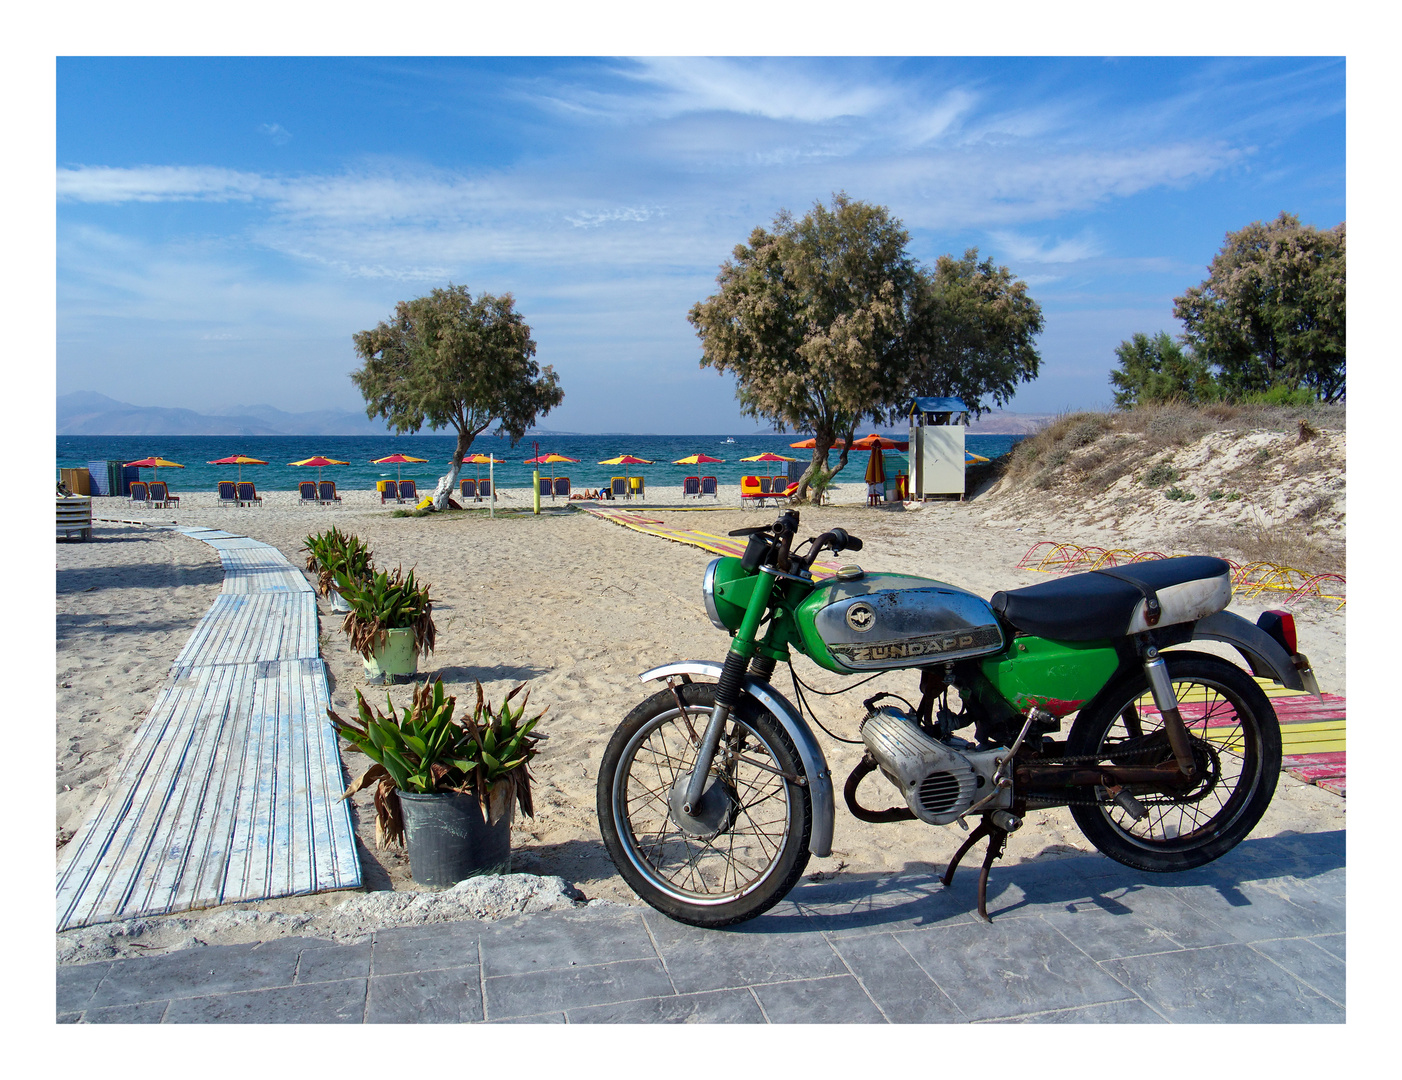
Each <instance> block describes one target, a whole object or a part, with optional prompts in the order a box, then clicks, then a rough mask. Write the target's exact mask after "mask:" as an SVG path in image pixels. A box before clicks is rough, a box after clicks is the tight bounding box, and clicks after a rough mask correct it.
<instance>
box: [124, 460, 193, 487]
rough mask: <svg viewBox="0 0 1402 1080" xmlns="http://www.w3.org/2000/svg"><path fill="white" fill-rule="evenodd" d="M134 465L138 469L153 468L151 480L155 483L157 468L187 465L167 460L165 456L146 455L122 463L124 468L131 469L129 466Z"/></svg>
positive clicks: (175, 467) (174, 467)
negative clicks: (139, 458)
mask: <svg viewBox="0 0 1402 1080" xmlns="http://www.w3.org/2000/svg"><path fill="white" fill-rule="evenodd" d="M133 465H135V466H136V467H137V468H138V469H150V470H152V471H151V482H152V483H153V484H154V483H155V482H156V472H155V470H157V469H183V468H184V467H185V466H184V465H181V464H180V463H179V462H176V461H167V460H166V459H165V458H163V457H144V458H142V459H141V460H140V461H128V462H126V463H124V464H123V465H122V468H124V469H129V468H131V467H132V466H133Z"/></svg>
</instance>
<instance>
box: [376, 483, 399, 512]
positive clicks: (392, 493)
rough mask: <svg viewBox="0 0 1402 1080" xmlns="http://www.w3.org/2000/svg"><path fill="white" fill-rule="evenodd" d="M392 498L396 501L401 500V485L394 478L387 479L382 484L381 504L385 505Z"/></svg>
mask: <svg viewBox="0 0 1402 1080" xmlns="http://www.w3.org/2000/svg"><path fill="white" fill-rule="evenodd" d="M390 499H393V500H394V501H395V502H398V501H399V485H398V484H396V483H395V482H394V481H393V480H386V481H385V482H384V483H383V484H381V485H380V505H381V506H384V504H385V503H387V502H389V501H390Z"/></svg>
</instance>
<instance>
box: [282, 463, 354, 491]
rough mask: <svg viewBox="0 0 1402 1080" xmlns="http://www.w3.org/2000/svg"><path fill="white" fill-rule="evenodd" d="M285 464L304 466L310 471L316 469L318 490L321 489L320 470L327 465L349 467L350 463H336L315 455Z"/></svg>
mask: <svg viewBox="0 0 1402 1080" xmlns="http://www.w3.org/2000/svg"><path fill="white" fill-rule="evenodd" d="M287 464H288V465H305V466H306V467H307V468H309V469H310V468H315V469H316V486H317V487H318V488H319V487H321V470H322V469H324V468H325V467H326V466H327V465H349V464H350V462H349V461H337V460H336V459H335V458H329V457H322V456H320V455H317V456H316V457H309V458H303V459H302V460H301V461H289V462H288V463H287Z"/></svg>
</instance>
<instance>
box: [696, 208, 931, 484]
mask: <svg viewBox="0 0 1402 1080" xmlns="http://www.w3.org/2000/svg"><path fill="white" fill-rule="evenodd" d="M907 240H908V236H907V234H906V232H905V230H904V229H902V228H901V224H900V222H899V221H897V220H896V219H894V218H892V217H891V215H890V214H889V213H888V212H887V210H886V209H885V208H884V207H880V206H872V205H870V204H869V203H864V202H858V201H856V200H853V199H850V198H849V197H848V196H847V195H846V194H845V193H840V194H837V195H835V196H833V200H832V206H831V207H825V206H823V205H822V203H821V202H819V203H815V204H814V206H813V209H812V210H811V211H810V212H809V213H808V214H806V215H805V216H804V217H803V218H802V220H798V221H795V220H794V218H793V216H792V215H791V214H790V213H789V212H788V211H787V210H781V211H780V212H779V214H778V215H777V216H776V217H775V218H774V225H773V229H772V230H767V229H764V228H756V229H755V230H754V231H753V232H752V233H751V234H750V238H749V243H748V244H740V245H737V246H736V248H735V250H734V251H733V252H732V253H731V257H730V258H729V259H727V260H726V261H725V262H724V263H722V264H721V268H720V273H719V274H718V275H717V276H716V282H717V283H718V284H719V286H720V290H719V292H717V293H716V294H715V295H713V296H710V297H708V298H707V299H706V300H705V301H704V302H701V303H697V304H695V305H693V307H692V309H691V311H690V312H689V313H688V315H687V319H688V320H689V321H690V322H691V324H692V326H694V327H695V328H696V334H697V336H698V337H699V338H700V339H701V342H702V357H701V366H702V367H713V368H715V369H716V370H717V371H721V372H726V371H728V372H733V373H734V374H735V376H736V379H737V381H738V387H737V390H736V397H737V398H738V399H739V401H740V407H741V411H742V412H744V413H745V415H747V416H756V417H763V418H764V419H766V420H769V421H771V422H772V423H773V424H774V426H775V428H776V429H778V430H781V431H782V430H784V429H785V428H788V429H790V430H796V431H804V430H807V431H812V432H813V437H814V446H813V459H812V462H811V464H810V465H809V467H808V469H807V470H805V472H804V474H803V477H802V479H801V481H800V485H799V492H798V494H799V497H800V498H802V497H804V496H805V495H806V494H807V489H808V483H809V478H810V477H811V476H812V475H813V473H814V470H816V469H825V468H826V466H827V462H828V452H829V450H831V448H832V446H833V444H834V443H835V442H837V440H838V439H839V438H842V439H845V440H846V441H845V443H844V445H843V448H842V452H841V456H840V459H839V461H838V464H837V467H836V468H835V469H834V470H833V472H834V473H836V472H840V471H841V470H842V469H843V468H844V467H845V466H846V464H847V454H848V449H847V446H848V444H850V443H851V442H852V439H853V437H854V435H855V433H856V427H857V424H858V423H860V422H861V421H862V420H863V419H864V418H868V419H872V420H879V419H880V418H881V416H882V414H883V410H884V407H885V406H886V404H887V403H888V401H889V400H890V399H891V397H892V396H893V394H894V391H895V388H896V386H897V385H898V383H899V379H900V372H901V369H902V367H903V364H904V361H905V357H906V348H905V336H906V335H905V328H906V323H907V321H908V318H909V313H910V309H911V306H912V304H913V302H914V297H915V294H916V293H917V291H918V289H919V279H920V274H919V267H918V266H917V264H916V263H915V261H914V260H913V259H912V258H911V257H910V256H909V255H908V254H907V253H906V250H905V245H906V242H907Z"/></svg>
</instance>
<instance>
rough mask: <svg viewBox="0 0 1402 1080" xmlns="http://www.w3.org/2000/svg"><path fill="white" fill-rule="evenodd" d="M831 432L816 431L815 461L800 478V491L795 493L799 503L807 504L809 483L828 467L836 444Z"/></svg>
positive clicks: (814, 442)
mask: <svg viewBox="0 0 1402 1080" xmlns="http://www.w3.org/2000/svg"><path fill="white" fill-rule="evenodd" d="M834 441H835V440H834V437H833V433H832V432H831V431H822V430H819V431H816V432H815V433H814V435H813V460H812V461H810V462H809V463H808V468H807V469H806V470H805V471H804V473H803V475H802V476H800V477H799V478H798V490H797V491H796V492H794V498H795V499H796V500H798V501H799V502H805V501H806V500H807V498H808V482H809V481H810V480H812V479H813V474H814V473H815V472H817V471H818V470H819V469H822V470H825V471H826V469H827V467H828V451H830V450H831V449H832V444H833V442H834Z"/></svg>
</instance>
